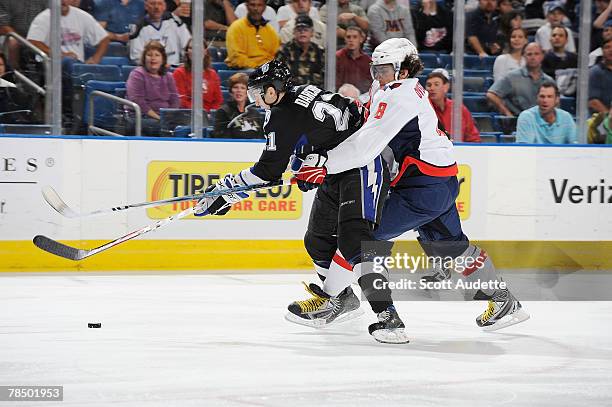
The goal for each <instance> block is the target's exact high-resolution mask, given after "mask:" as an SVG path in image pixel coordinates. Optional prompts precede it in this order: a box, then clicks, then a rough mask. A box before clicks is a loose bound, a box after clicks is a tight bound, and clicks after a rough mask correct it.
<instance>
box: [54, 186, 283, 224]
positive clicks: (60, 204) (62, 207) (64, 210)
mask: <svg viewBox="0 0 612 407" xmlns="http://www.w3.org/2000/svg"><path fill="white" fill-rule="evenodd" d="M290 183H291V182H290V181H288V180H279V181H273V182H266V183H262V184H254V185H248V186H241V187H236V188H232V189H227V190H223V191H213V192H202V193H199V194H193V195H185V196H177V197H174V198H168V199H161V200H159V201H147V202H140V203H135V204H127V205H122V206H115V207H113V208H105V209H97V210H95V211H91V212H84V213H79V212H76V211H74V210H73V209H72V208H70V207H69V206H68V205H67V204H66V203H65V202H64V200H63V199H62V198H61V197H60V196H59V194H58V193H57V192H56V191H55V189H53V187H51V186H48V185H47V186H45V187H43V188H42V195H43V198H45V201H47V203H48V204H49V205H51V207H52V208H53V209H55V210H56V211H57V212H58V213H59V214H61V215H64V216H65V217H67V218H83V217H86V216H95V215H102V214H105V213H112V212H117V211H124V210H126V209H132V208H148V207H151V206H160V205H164V204H169V203H174V202H183V201H192V200H198V201H199V200H200V199H202V198H205V197H212V196H219V195H224V194H227V193H232V192H248V191H252V190H256V189H267V188H272V187H276V186H284V185H289V184H290Z"/></svg>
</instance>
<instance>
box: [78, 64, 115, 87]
mask: <svg viewBox="0 0 612 407" xmlns="http://www.w3.org/2000/svg"><path fill="white" fill-rule="evenodd" d="M72 80H73V84H74V85H75V86H83V85H85V84H86V83H87V82H88V81H90V80H97V81H114V82H118V81H121V80H122V76H121V69H120V68H119V67H118V66H116V65H88V64H74V65H73V71H72Z"/></svg>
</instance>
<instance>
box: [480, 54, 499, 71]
mask: <svg viewBox="0 0 612 407" xmlns="http://www.w3.org/2000/svg"><path fill="white" fill-rule="evenodd" d="M495 58H497V57H484V58H482V59H481V60H480V63H481V67H482V68H481V69H485V70H487V71H489V72H493V64H494V63H495Z"/></svg>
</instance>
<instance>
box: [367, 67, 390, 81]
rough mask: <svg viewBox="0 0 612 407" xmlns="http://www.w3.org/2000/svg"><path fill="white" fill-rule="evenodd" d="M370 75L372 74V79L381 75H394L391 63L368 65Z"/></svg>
mask: <svg viewBox="0 0 612 407" xmlns="http://www.w3.org/2000/svg"><path fill="white" fill-rule="evenodd" d="M370 75H372V79H375V80H377V79H378V78H381V77H385V76H389V75H395V69H394V68H393V65H391V64H384V65H370Z"/></svg>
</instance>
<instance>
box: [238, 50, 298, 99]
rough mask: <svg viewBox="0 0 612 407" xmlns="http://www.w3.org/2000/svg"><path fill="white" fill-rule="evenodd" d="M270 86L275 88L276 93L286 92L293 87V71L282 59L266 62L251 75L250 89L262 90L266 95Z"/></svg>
mask: <svg viewBox="0 0 612 407" xmlns="http://www.w3.org/2000/svg"><path fill="white" fill-rule="evenodd" d="M269 86H273V87H274V89H276V92H284V91H286V90H287V89H288V88H289V87H290V86H291V71H290V70H289V67H288V66H287V64H286V63H285V61H283V60H282V59H273V60H272V61H270V62H266V63H265V64H263V65H262V66H260V67H259V68H257V69H255V70H254V71H253V72H251V73H250V74H249V85H248V87H249V89H252V90H255V89H260V90H261V92H262V93H265V91H266V89H267V88H268V87H269ZM249 97H251V95H249Z"/></svg>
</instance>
